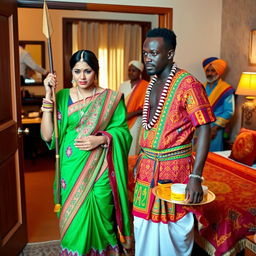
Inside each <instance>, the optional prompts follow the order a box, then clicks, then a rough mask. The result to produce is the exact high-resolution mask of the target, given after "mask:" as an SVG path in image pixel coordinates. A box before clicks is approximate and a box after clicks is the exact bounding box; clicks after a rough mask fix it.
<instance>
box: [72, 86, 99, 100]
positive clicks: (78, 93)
mask: <svg viewBox="0 0 256 256" xmlns="http://www.w3.org/2000/svg"><path fill="white" fill-rule="evenodd" d="M76 88H77V98H78V100H83V102H84V103H85V100H86V98H87V97H84V96H83V95H82V93H81V92H80V90H79V88H78V87H76ZM96 91H97V88H96V87H94V88H93V90H92V98H91V100H92V99H93V98H94V96H95V94H96Z"/></svg>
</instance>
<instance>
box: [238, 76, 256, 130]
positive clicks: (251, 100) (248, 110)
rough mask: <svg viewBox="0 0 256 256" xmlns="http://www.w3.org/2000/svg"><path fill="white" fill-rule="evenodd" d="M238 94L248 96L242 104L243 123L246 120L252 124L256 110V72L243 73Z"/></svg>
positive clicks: (248, 123)
mask: <svg viewBox="0 0 256 256" xmlns="http://www.w3.org/2000/svg"><path fill="white" fill-rule="evenodd" d="M236 94H238V95H244V96H246V101H245V102H244V104H243V105H242V125H243V123H244V121H245V124H247V125H250V124H251V118H252V115H253V112H256V100H255V96H256V72H243V73H242V75H241V77H240V81H239V84H238V86H237V89H236ZM244 119H245V120H244Z"/></svg>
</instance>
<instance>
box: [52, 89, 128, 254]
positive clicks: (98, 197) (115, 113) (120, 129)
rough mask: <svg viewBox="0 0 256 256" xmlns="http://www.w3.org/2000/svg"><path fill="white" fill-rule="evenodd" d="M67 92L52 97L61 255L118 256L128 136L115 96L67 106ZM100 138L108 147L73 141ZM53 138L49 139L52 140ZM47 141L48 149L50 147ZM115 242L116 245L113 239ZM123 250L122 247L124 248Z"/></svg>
mask: <svg viewBox="0 0 256 256" xmlns="http://www.w3.org/2000/svg"><path fill="white" fill-rule="evenodd" d="M69 101H70V96H69V89H64V90H61V91H60V92H59V93H58V94H57V104H58V131H59V146H60V172H61V174H60V181H56V180H55V184H54V193H55V199H56V182H60V187H61V206H62V208H61V212H60V215H59V217H60V235H61V255H69V256H73V255H76V256H78V255H119V253H120V246H118V245H119V244H122V247H123V248H126V249H129V246H130V242H131V241H130V221H129V209H128V202H127V157H128V152H129V148H130V144H131V135H130V133H129V129H128V127H127V123H126V109H125V105H124V102H123V99H121V94H120V93H117V92H114V91H112V90H108V89H106V90H104V91H103V92H102V93H99V94H96V95H95V97H94V98H91V97H89V98H87V99H86V101H85V102H83V101H79V102H75V103H72V102H71V103H70V102H69ZM102 134H103V135H105V136H107V138H108V147H107V148H105V147H98V148H96V149H94V150H92V151H85V150H80V149H78V148H76V147H75V146H74V143H75V139H76V138H78V137H83V136H88V135H102ZM53 137H54V136H53ZM54 143H55V139H54V138H53V139H52V142H51V145H50V148H54V146H55V145H54ZM118 240H120V241H118ZM124 250H125V249H124Z"/></svg>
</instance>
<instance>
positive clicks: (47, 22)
mask: <svg viewBox="0 0 256 256" xmlns="http://www.w3.org/2000/svg"><path fill="white" fill-rule="evenodd" d="M52 31H53V30H52V23H51V19H50V16H49V12H48V7H47V4H46V1H45V0H44V8H43V34H44V35H45V37H46V38H47V44H48V55H49V66H50V72H51V73H53V72H54V69H53V58H52V44H51V35H52ZM52 100H53V122H54V132H55V160H56V161H55V178H56V190H57V197H56V200H57V201H56V204H55V207H54V212H59V211H60V208H61V196H60V155H59V133H58V122H57V102H56V92H55V88H54V87H52Z"/></svg>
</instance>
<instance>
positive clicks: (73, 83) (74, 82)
mask: <svg viewBox="0 0 256 256" xmlns="http://www.w3.org/2000/svg"><path fill="white" fill-rule="evenodd" d="M71 83H72V85H73V87H77V83H76V81H75V80H74V79H72V81H71Z"/></svg>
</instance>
